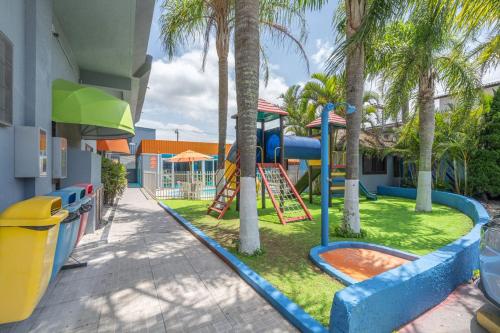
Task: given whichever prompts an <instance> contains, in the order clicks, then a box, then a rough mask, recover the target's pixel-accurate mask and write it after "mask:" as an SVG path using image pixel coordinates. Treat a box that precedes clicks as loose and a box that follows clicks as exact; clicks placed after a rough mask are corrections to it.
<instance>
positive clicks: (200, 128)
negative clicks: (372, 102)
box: [137, 1, 500, 143]
mask: <svg viewBox="0 0 500 333" xmlns="http://www.w3.org/2000/svg"><path fill="white" fill-rule="evenodd" d="M161 2H162V1H157V3H156V8H155V13H154V18H153V23H152V27H151V35H150V38H149V45H148V53H149V54H151V55H152V56H153V58H154V61H153V66H152V70H151V75H150V80H149V84H148V90H147V92H146V98H145V102H144V107H143V113H142V116H141V121H140V122H139V123H138V124H137V125H138V126H144V127H150V128H156V129H157V137H158V138H159V139H168V140H174V139H175V132H174V131H175V130H176V129H178V130H179V132H180V140H186V141H209V142H216V141H217V103H218V98H217V96H218V95H217V94H218V77H217V76H218V75H217V74H218V73H217V55H216V52H215V49H214V48H213V44H214V43H212V47H211V48H210V50H209V53H208V57H207V64H206V68H205V71H204V72H202V71H201V59H202V57H201V54H202V52H201V48H200V45H199V44H198V43H193V45H192V46H189V47H186V48H185V49H183V50H182V51H181V52H179V54H176V56H175V57H174V58H173V59H167V58H166V56H165V53H164V52H163V49H162V45H161V41H160V30H159V25H158V19H159V16H160V12H161V10H160V8H159V6H160V4H161ZM337 3H338V1H331V2H330V3H329V4H328V5H326V6H324V7H323V8H322V9H321V11H315V12H308V13H307V16H306V20H307V24H308V27H307V28H308V29H307V30H308V38H307V41H306V43H305V45H304V48H305V50H306V53H307V56H308V58H309V62H310V72H311V73H314V72H318V71H322V69H323V67H324V61H325V60H326V58H327V57H328V55H329V54H330V53H331V51H332V50H333V48H334V38H335V36H334V33H333V28H332V17H333V13H334V10H335V8H336V6H337ZM295 32H296V35H297V34H298V31H295ZM262 42H263V45H264V47H265V49H266V53H267V55H268V57H269V63H270V68H271V73H270V78H269V83H268V85H267V87H265V86H264V84H263V82H261V84H260V92H259V94H260V97H262V98H264V99H266V100H269V101H271V102H274V103H280V99H279V95H280V94H282V93H284V92H285V91H286V89H287V88H288V87H289V86H291V85H293V84H297V83H303V82H306V81H307V80H308V78H309V74H308V73H307V70H306V66H305V64H304V62H303V60H302V59H301V58H300V57H299V56H298V55H297V54H296V53H295V52H294V51H293V48H290V47H288V46H285V47H276V45H274V44H273V43H272V41H270V40H268V39H267V38H265V37H264V38H263V40H262ZM229 76H230V77H229V102H228V105H229V106H228V107H229V110H228V142H230V143H231V142H233V140H234V138H235V131H234V121H233V120H231V119H230V116H231V115H232V114H234V113H236V93H235V83H234V57H233V53H232V50H231V52H230V57H229ZM499 79H500V66H499V67H498V68H497V69H496V70H495V71H492V72H490V73H488V74H487V75H486V76H485V77H484V78H483V81H484V82H491V81H495V80H499ZM370 89H373V88H371V87H370Z"/></svg>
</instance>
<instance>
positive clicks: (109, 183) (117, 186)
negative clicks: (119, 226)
mask: <svg viewBox="0 0 500 333" xmlns="http://www.w3.org/2000/svg"><path fill="white" fill-rule="evenodd" d="M101 178H102V183H103V186H104V203H105V204H112V203H113V201H114V200H115V198H116V197H117V196H120V195H122V194H123V191H125V188H126V187H127V170H126V169H125V166H124V165H123V164H120V163H118V162H117V161H113V160H110V159H109V158H105V157H103V159H102V170H101Z"/></svg>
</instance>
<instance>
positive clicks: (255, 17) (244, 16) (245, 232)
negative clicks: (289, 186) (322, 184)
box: [234, 0, 260, 254]
mask: <svg viewBox="0 0 500 333" xmlns="http://www.w3.org/2000/svg"><path fill="white" fill-rule="evenodd" d="M235 16H236V22H235V33H234V39H235V61H236V97H237V104H238V133H237V135H238V143H239V149H240V163H241V176H240V188H241V200H240V248H239V251H240V252H242V253H245V254H254V253H256V252H257V251H259V249H260V238H259V224H258V219H257V195H256V192H255V163H256V156H255V150H256V143H257V135H256V131H255V122H256V120H257V103H258V98H259V49H260V46H259V45H260V44H259V0H237V1H236V11H235Z"/></svg>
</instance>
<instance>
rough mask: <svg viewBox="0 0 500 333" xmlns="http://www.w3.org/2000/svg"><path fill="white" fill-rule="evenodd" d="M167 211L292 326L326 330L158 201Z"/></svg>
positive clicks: (305, 329) (235, 258)
mask: <svg viewBox="0 0 500 333" xmlns="http://www.w3.org/2000/svg"><path fill="white" fill-rule="evenodd" d="M158 205H160V207H162V208H163V209H164V210H165V211H166V212H167V213H169V214H170V215H172V217H173V218H174V219H175V220H176V221H177V222H178V223H180V224H181V225H182V226H183V227H184V228H185V229H187V230H188V231H189V232H191V233H192V234H193V235H194V236H195V237H196V238H197V239H198V240H200V241H201V242H202V243H203V244H205V246H207V247H208V248H209V249H210V250H211V251H212V252H214V253H215V254H216V255H217V256H219V257H220V258H221V259H222V260H223V261H224V262H225V263H226V264H228V265H229V267H231V268H232V269H233V270H234V271H235V272H236V273H238V275H239V276H240V277H241V278H242V279H243V280H245V282H247V283H248V284H249V285H250V286H251V287H252V288H253V289H255V291H257V292H258V293H259V294H260V295H261V296H262V297H264V299H266V301H268V302H269V303H270V304H271V305H272V306H273V307H274V308H275V309H276V310H278V312H280V313H281V315H282V316H283V317H285V319H286V320H288V321H289V322H290V323H291V324H292V325H293V326H295V327H297V328H298V329H299V330H300V331H301V332H327V329H326V328H325V327H324V326H323V325H321V324H320V323H319V322H318V321H316V320H315V319H314V318H312V317H311V316H310V315H309V314H308V313H307V312H305V311H304V310H303V309H302V308H301V307H300V306H298V305H297V304H296V303H294V302H292V301H291V300H290V299H289V298H288V297H286V296H285V295H284V294H283V293H281V292H280V291H279V290H277V289H276V288H274V287H273V286H272V285H271V284H270V283H269V282H268V281H267V280H265V279H264V278H262V277H261V276H260V275H259V274H257V273H256V272H255V271H253V270H252V269H251V268H250V267H248V266H247V265H246V264H244V263H243V262H242V261H241V260H239V259H238V258H237V257H236V256H234V255H233V254H231V253H230V252H229V251H227V250H226V249H225V248H223V247H222V246H221V245H220V244H219V243H217V242H216V241H215V240H213V239H212V238H210V237H208V236H207V235H205V233H203V232H202V231H201V230H200V229H198V228H197V227H195V226H194V225H192V224H191V223H190V222H189V221H187V220H186V219H185V218H184V217H182V216H181V215H179V214H178V213H177V212H176V211H175V210H173V209H172V208H170V207H168V206H167V205H165V204H164V203H162V202H158Z"/></svg>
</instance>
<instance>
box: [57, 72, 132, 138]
mask: <svg viewBox="0 0 500 333" xmlns="http://www.w3.org/2000/svg"><path fill="white" fill-rule="evenodd" d="M52 121H54V122H56V123H66V124H76V125H79V129H80V133H81V135H82V137H83V138H84V139H92V140H94V139H123V138H129V137H132V136H134V122H133V120H132V112H131V111H130V105H129V104H128V103H127V102H125V101H123V100H121V99H118V98H116V97H114V96H112V95H110V94H108V93H106V92H104V91H103V90H101V89H97V88H93V87H87V86H82V85H79V84H77V83H74V82H69V81H65V80H55V81H54V82H53V84H52Z"/></svg>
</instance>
